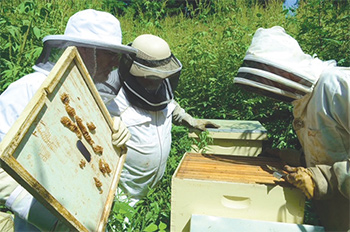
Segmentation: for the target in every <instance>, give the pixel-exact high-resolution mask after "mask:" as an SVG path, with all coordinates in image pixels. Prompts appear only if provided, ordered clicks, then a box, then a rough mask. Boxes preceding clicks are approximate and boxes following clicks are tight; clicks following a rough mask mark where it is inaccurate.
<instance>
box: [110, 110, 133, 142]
mask: <svg viewBox="0 0 350 232" xmlns="http://www.w3.org/2000/svg"><path fill="white" fill-rule="evenodd" d="M130 137H131V134H130V132H129V130H128V128H127V127H126V125H125V124H124V122H122V120H121V119H120V117H113V134H112V144H113V145H114V146H117V147H121V146H123V145H124V144H125V143H126V142H127V141H128V140H129V139H130Z"/></svg>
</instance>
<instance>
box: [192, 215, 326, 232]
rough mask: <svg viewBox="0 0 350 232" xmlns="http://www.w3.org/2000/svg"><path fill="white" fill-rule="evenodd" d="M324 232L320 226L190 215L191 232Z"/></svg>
mask: <svg viewBox="0 0 350 232" xmlns="http://www.w3.org/2000/svg"><path fill="white" fill-rule="evenodd" d="M218 231H220V232H226V231H227V232H229V231H243V232H283V231H287V232H325V230H324V228H323V227H322V226H313V225H305V224H293V223H286V222H269V221H260V220H250V219H240V218H224V217H215V216H207V215H197V214H194V215H192V217H191V232H218Z"/></svg>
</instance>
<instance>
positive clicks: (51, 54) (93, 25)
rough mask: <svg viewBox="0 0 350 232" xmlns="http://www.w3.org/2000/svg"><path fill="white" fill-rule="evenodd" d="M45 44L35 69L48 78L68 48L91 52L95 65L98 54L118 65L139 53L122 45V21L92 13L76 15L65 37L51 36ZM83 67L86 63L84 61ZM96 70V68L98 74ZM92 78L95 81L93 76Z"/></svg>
mask: <svg viewBox="0 0 350 232" xmlns="http://www.w3.org/2000/svg"><path fill="white" fill-rule="evenodd" d="M43 42H44V48H43V51H42V53H41V55H40V57H39V59H38V60H37V62H36V64H35V66H34V67H33V68H34V70H36V71H41V72H43V73H46V74H48V73H49V72H50V71H51V69H52V68H53V66H54V65H55V63H56V62H57V61H58V59H59V58H60V56H61V55H62V53H63V52H64V50H65V49H66V48H67V47H68V46H77V47H84V48H92V49H93V51H94V53H92V54H93V55H92V56H91V57H90V59H91V60H92V62H91V63H92V64H93V63H95V65H96V63H97V62H96V53H98V52H101V51H102V52H104V53H105V54H108V55H109V57H111V59H115V60H116V61H117V62H119V60H120V56H121V54H129V53H135V52H136V50H135V49H133V48H131V47H129V46H125V45H122V32H121V28H120V23H119V20H118V19H117V18H116V17H114V16H113V15H111V14H110V13H107V12H103V11H97V10H93V9H87V10H83V11H79V12H77V13H75V14H74V15H73V16H72V17H70V19H69V20H68V22H67V26H66V29H65V32H64V35H49V36H46V37H45V38H44V39H43ZM97 55H98V54H97ZM83 60H84V59H83ZM93 61H95V62H93ZM84 63H85V64H86V63H87V61H86V60H84ZM96 68H97V67H94V69H95V70H96ZM115 68H117V67H115ZM88 69H89V68H88ZM90 75H91V76H92V78H94V76H93V73H90ZM106 78H107V77H106Z"/></svg>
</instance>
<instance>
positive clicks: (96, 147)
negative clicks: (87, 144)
mask: <svg viewBox="0 0 350 232" xmlns="http://www.w3.org/2000/svg"><path fill="white" fill-rule="evenodd" d="M92 149H93V150H94V152H95V153H97V154H100V155H102V153H103V147H101V146H100V145H95V146H93V147H92Z"/></svg>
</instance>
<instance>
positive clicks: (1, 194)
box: [0, 9, 135, 231]
mask: <svg viewBox="0 0 350 232" xmlns="http://www.w3.org/2000/svg"><path fill="white" fill-rule="evenodd" d="M121 36H122V33H121V28H120V23H119V20H118V19H117V18H115V17H114V16H113V15H111V14H109V13H107V12H102V11H96V10H93V9H87V10H83V11H80V12H77V13H76V14H74V15H73V16H72V17H71V18H70V19H69V21H68V23H67V26H66V30H65V34H64V35H50V36H47V37H45V38H44V40H43V41H44V49H43V54H41V56H40V57H39V59H38V61H37V62H36V65H35V66H34V67H33V69H34V70H35V71H36V72H34V73H32V74H29V75H26V76H24V77H22V78H20V79H19V80H17V81H15V82H13V83H11V84H10V85H9V86H8V88H7V89H6V90H5V91H4V92H3V93H2V94H1V95H0V141H1V140H2V139H3V137H4V136H5V134H6V133H7V132H8V130H9V129H10V128H11V126H12V125H13V123H14V122H15V121H16V120H17V118H18V117H19V115H20V114H21V113H22V111H23V110H24V108H25V107H26V106H27V104H28V103H29V101H30V100H31V98H32V97H33V95H34V94H35V93H36V91H37V90H38V89H39V88H40V86H41V84H42V83H43V81H44V80H45V79H46V77H47V75H48V74H49V72H50V71H51V69H52V67H53V66H54V64H55V62H56V61H57V60H54V59H51V58H52V57H50V55H53V57H55V58H56V59H57V56H56V55H57V54H55V53H54V52H55V51H56V50H59V49H61V51H63V50H64V49H65V48H66V47H67V46H72V45H74V46H78V47H84V48H86V47H87V48H90V49H94V50H93V51H94V52H95V57H91V60H92V61H94V62H93V64H92V65H91V67H92V68H95V69H94V71H95V72H96V71H101V70H102V71H106V70H108V72H110V71H111V70H112V68H113V67H109V66H106V65H107V64H108V63H104V64H103V65H104V66H103V67H102V68H99V67H97V66H98V63H99V62H98V61H99V60H97V58H96V53H97V52H100V51H101V50H103V51H108V52H110V53H112V54H120V53H132V52H135V51H134V50H133V49H132V48H130V47H129V46H125V45H122V44H121V41H122V37H121ZM51 43H52V44H53V45H57V44H58V45H57V47H55V49H53V51H54V52H53V53H54V54H51V53H50V49H51V47H50V46H52V45H51ZM59 43H60V44H59ZM46 45H47V46H46ZM96 48H97V49H96ZM45 51H46V52H45ZM116 57H119V55H116ZM102 58H103V57H99V59H102ZM53 61H55V62H53ZM86 61H87V60H85V61H84V62H86ZM89 61H90V60H89ZM93 65H94V66H93ZM91 67H90V68H91ZM88 68H89V67H88ZM97 73H99V72H97ZM106 75H108V73H107V74H106ZM93 78H94V77H93ZM105 79H107V78H105ZM123 125H124V124H119V126H120V127H119V131H118V132H117V133H114V134H113V135H112V143H113V144H114V145H116V146H119V145H120V144H115V143H117V142H124V141H120V140H119V139H118V138H115V139H113V136H115V137H117V136H116V135H122V134H123V133H121V132H122V131H127V130H126V128H125V126H124V127H123ZM0 202H1V203H2V204H5V203H6V206H7V207H8V208H9V209H11V210H12V211H13V212H15V213H16V215H18V216H19V217H17V216H16V217H15V231H38V229H37V228H39V229H40V230H42V231H51V230H60V231H62V230H63V231H65V230H67V227H66V226H65V225H63V224H62V223H61V222H59V221H58V220H57V218H56V217H55V216H54V215H53V214H51V213H50V211H48V210H47V209H46V208H45V207H44V206H42V205H41V204H40V203H39V202H37V201H36V200H35V199H34V198H33V197H32V196H31V195H30V194H29V193H28V192H27V191H26V190H25V189H24V188H23V187H22V186H20V185H18V183H17V182H16V181H14V180H13V179H12V178H11V177H10V176H9V175H8V174H7V173H6V172H5V171H4V170H3V169H1V168H0ZM21 218H22V219H24V220H21ZM28 222H29V223H28ZM33 225H35V226H36V227H37V228H36V227H34V226H33Z"/></svg>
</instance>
